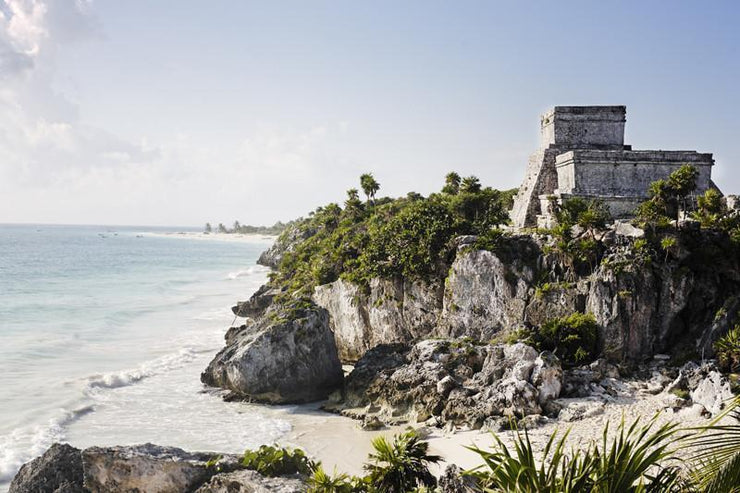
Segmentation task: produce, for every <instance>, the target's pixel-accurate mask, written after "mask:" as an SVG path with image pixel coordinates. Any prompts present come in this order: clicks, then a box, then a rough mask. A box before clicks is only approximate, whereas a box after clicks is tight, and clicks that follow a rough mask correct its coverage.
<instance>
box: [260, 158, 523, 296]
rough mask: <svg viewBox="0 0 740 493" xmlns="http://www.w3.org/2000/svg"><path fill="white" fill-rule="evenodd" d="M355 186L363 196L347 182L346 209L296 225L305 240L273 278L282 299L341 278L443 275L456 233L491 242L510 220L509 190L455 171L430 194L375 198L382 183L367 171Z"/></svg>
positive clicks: (365, 280) (324, 210) (326, 210)
mask: <svg viewBox="0 0 740 493" xmlns="http://www.w3.org/2000/svg"><path fill="white" fill-rule="evenodd" d="M451 175H452V177H451ZM360 185H361V188H362V189H363V191H364V193H365V195H366V196H367V202H365V203H363V202H362V201H361V200H360V199H359V193H358V191H357V189H354V188H353V189H350V190H348V191H347V200H346V201H345V203H344V208H342V207H340V206H339V205H338V204H334V203H333V204H329V205H327V206H324V207H319V208H318V209H316V210H315V211H314V212H312V213H311V214H310V215H309V217H308V218H306V219H303V220H300V221H299V222H298V223H296V224H295V225H294V228H296V229H297V231H298V232H299V233H300V235H301V237H302V238H305V239H304V240H302V241H301V242H300V243H297V244H296V245H295V248H294V249H293V250H292V251H290V252H288V253H286V254H285V255H284V256H283V259H282V261H281V263H280V265H279V266H278V269H277V270H276V271H275V272H274V273H273V274H272V277H271V282H272V284H273V285H275V286H277V287H280V288H282V290H283V292H284V296H283V298H288V297H292V298H300V297H306V296H308V295H310V293H311V292H312V291H313V288H314V287H315V286H317V285H320V284H325V283H328V282H332V281H334V280H337V279H339V278H343V279H345V280H348V281H351V282H354V283H356V284H358V285H360V286H363V287H367V286H368V284H369V281H370V279H372V278H373V277H383V278H391V277H395V276H400V275H403V276H405V277H406V278H409V279H426V280H429V279H434V278H437V279H442V278H444V276H445V275H446V273H447V270H448V268H449V265H450V263H451V261H452V259H453V258H454V254H455V245H454V242H453V240H454V238H455V237H456V236H459V235H481V237H482V238H484V240H483V241H487V242H488V244H489V245H491V246H493V245H494V244H495V241H496V238H497V236H498V235H500V234H501V233H500V232H494V231H495V228H496V226H498V225H501V224H505V223H506V222H507V221H508V213H507V211H508V209H509V208H510V206H511V202H512V200H513V195H514V192H515V191H513V190H509V191H505V192H502V191H499V190H494V189H492V188H489V187H482V186H481V184H480V182H479V181H478V179H477V178H476V177H474V176H470V177H466V178H462V179H461V178H460V177H459V176H458V175H456V174H455V173H450V174H448V178H447V181H446V184H445V187H444V191H442V192H440V193H434V194H431V195H430V196H429V197H422V196H421V195H419V194H416V193H412V194H409V195H408V196H407V197H402V198H398V199H390V198H376V197H375V193H376V192H377V191H378V190H379V187H380V186H379V185H378V183H377V181H375V179H374V178H373V177H372V175H370V174H366V175H363V176H362V177H361V180H360ZM286 234H288V231H286V232H285V233H284V235H286ZM287 239H288V238H287V237H281V239H279V240H278V241H286V240H287Z"/></svg>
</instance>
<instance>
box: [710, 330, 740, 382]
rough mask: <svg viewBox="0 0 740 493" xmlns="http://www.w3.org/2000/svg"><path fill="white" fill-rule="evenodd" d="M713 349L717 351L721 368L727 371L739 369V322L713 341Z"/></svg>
mask: <svg viewBox="0 0 740 493" xmlns="http://www.w3.org/2000/svg"><path fill="white" fill-rule="evenodd" d="M714 351H715V352H716V353H717V360H718V362H719V366H720V369H721V370H723V371H728V372H736V371H738V370H740V324H737V325H735V326H734V327H733V328H731V329H730V330H729V331H728V332H727V334H725V335H724V336H722V337H720V338H719V339H718V340H717V342H715V343H714Z"/></svg>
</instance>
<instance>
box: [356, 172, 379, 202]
mask: <svg viewBox="0 0 740 493" xmlns="http://www.w3.org/2000/svg"><path fill="white" fill-rule="evenodd" d="M360 187H361V188H362V191H363V192H364V193H365V195H366V196H367V200H368V202H369V201H371V200H372V201H375V194H376V193H377V192H378V190H380V183H378V182H377V180H376V179H375V178H374V177H373V174H372V173H365V174H363V175H361V176H360Z"/></svg>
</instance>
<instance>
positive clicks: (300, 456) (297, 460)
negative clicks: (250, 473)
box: [242, 445, 317, 476]
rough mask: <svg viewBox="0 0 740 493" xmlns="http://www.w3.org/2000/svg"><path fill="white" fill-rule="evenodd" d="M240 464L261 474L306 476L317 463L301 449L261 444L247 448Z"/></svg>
mask: <svg viewBox="0 0 740 493" xmlns="http://www.w3.org/2000/svg"><path fill="white" fill-rule="evenodd" d="M242 466H244V467H245V468H246V469H252V470H254V471H257V472H258V473H260V474H262V475H263V476H284V475H288V474H302V475H304V476H308V475H310V474H312V473H313V471H314V470H315V469H316V467H317V464H316V463H314V462H313V461H312V460H311V459H309V458H308V457H306V454H305V452H303V450H301V449H289V448H283V447H276V446H272V445H262V446H261V447H260V448H259V449H257V450H247V451H245V452H244V457H243V458H242Z"/></svg>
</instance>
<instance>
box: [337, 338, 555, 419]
mask: <svg viewBox="0 0 740 493" xmlns="http://www.w3.org/2000/svg"><path fill="white" fill-rule="evenodd" d="M562 378H563V372H562V370H561V368H560V363H559V361H558V360H557V358H556V357H554V356H553V355H552V354H550V353H542V354H538V353H537V351H535V350H534V349H533V348H532V347H530V346H527V345H525V344H521V343H517V344H513V345H490V344H486V345H476V344H473V343H471V342H469V341H467V340H464V339H431V340H426V341H421V342H418V343H416V344H415V345H414V346H412V347H408V346H406V345H403V344H393V345H380V346H377V347H376V348H373V349H371V350H370V351H368V352H367V353H366V354H365V356H363V357H362V359H360V361H358V362H357V365H355V368H354V370H353V371H352V372H351V373H350V374H349V376H348V377H347V379H346V383H345V388H344V393H343V395H342V397H341V399H340V398H339V397H338V396H337V399H336V400H337V401H338V402H333V403H330V404H328V405H327V406H326V408H327V409H328V410H333V411H339V412H341V413H342V414H344V415H346V416H350V417H354V418H358V419H363V420H364V421H366V422H370V421H374V420H376V419H377V420H379V421H381V422H383V423H386V424H398V423H405V422H412V423H414V422H415V423H419V422H426V421H430V420H431V422H432V423H433V424H435V425H438V426H441V425H447V426H458V427H468V428H481V427H482V426H483V425H484V423H485V422H486V420H488V419H490V418H495V417H503V418H504V420H508V419H509V418H512V419H517V418H522V417H524V416H527V415H532V414H541V413H543V412H545V410H546V409H547V408H548V404H549V402H550V401H552V400H553V399H556V398H557V397H558V396H559V394H560V388H561V385H562Z"/></svg>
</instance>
